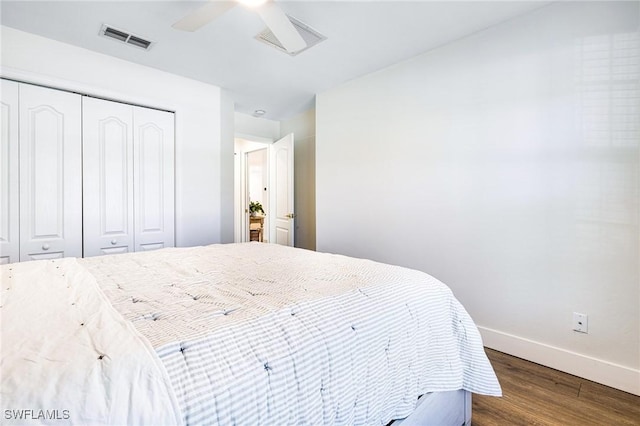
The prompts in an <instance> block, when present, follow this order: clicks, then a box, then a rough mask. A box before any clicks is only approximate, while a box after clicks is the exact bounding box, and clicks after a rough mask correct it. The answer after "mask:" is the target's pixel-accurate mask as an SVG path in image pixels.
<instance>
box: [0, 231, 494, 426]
mask: <svg viewBox="0 0 640 426" xmlns="http://www.w3.org/2000/svg"><path fill="white" fill-rule="evenodd" d="M1 278H2V289H1V293H0V296H1V301H0V314H1V319H2V340H1V344H2V346H1V349H0V351H1V353H2V360H1V364H0V373H1V376H0V380H1V397H2V399H1V405H2V416H3V423H7V424H25V423H27V424H54V423H55V424H153V425H156V424H167V425H169V424H194V425H195V424H198V425H199V424H219V425H260V424H262V425H285V424H308V425H319V424H326V425H329V424H344V425H352V424H372V425H387V424H389V423H391V422H394V421H395V422H396V424H402V425H411V424H438V425H439V424H456V425H460V424H470V414H471V408H470V394H471V393H472V392H473V393H480V394H485V395H495V396H499V395H500V393H501V390H500V386H499V384H498V381H497V379H496V376H495V374H494V372H493V369H492V368H491V365H490V363H489V361H488V360H487V358H486V356H485V353H484V350H483V347H482V342H481V339H480V335H479V333H478V331H477V328H476V327H475V325H474V323H473V322H472V320H471V318H470V317H469V315H468V314H467V312H466V311H465V310H464V308H463V307H462V306H461V305H460V303H459V302H458V301H457V300H456V299H455V297H454V296H453V294H452V293H451V291H450V289H449V288H448V287H446V286H445V285H444V284H442V283H440V282H439V281H438V280H436V279H435V278H433V277H431V276H429V275H427V274H425V273H422V272H419V271H415V270H411V269H406V268H401V267H397V266H392V265H386V264H382V263H377V262H373V261H370V260H365V259H355V258H350V257H346V256H340V255H333V254H326V253H316V252H312V251H308V250H301V249H294V248H290V247H283V246H278V245H273V244H262V243H255V242H254V243H242V244H218V245H211V246H205V247H191V248H168V249H162V250H157V251H153V252H143V253H131V254H123V255H113V256H100V257H92V258H85V259H75V258H65V259H55V260H43V261H33V262H25V263H19V264H10V265H5V266H2V270H1ZM443 407H447V408H443Z"/></svg>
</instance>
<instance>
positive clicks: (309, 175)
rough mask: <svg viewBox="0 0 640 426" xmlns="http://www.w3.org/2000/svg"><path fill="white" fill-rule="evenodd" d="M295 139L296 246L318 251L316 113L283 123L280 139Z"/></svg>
mask: <svg viewBox="0 0 640 426" xmlns="http://www.w3.org/2000/svg"><path fill="white" fill-rule="evenodd" d="M289 133H293V135H294V163H295V165H294V181H295V184H294V186H295V188H294V192H295V193H294V198H295V203H294V204H295V206H294V212H295V214H296V218H295V227H296V232H295V234H294V235H295V246H296V247H300V248H305V249H309V250H315V249H316V111H315V109H310V110H308V111H305V112H303V113H301V114H298V115H297V116H295V117H292V118H290V119H288V120H285V121H282V122H281V123H280V135H281V137H283V136H286V135H288V134H289Z"/></svg>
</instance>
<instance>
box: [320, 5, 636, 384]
mask: <svg viewBox="0 0 640 426" xmlns="http://www.w3.org/2000/svg"><path fill="white" fill-rule="evenodd" d="M638 7H639V3H638V2H622V3H615V2H563V3H557V4H552V5H550V6H546V7H544V8H542V9H539V10H538V11H535V12H533V13H531V14H528V15H526V16H522V17H520V18H517V19H514V20H511V21H509V22H506V23H503V24H501V25H498V26H495V27H492V28H490V29H487V30H485V31H483V32H480V33H477V34H475V35H474V36H471V37H468V38H466V39H463V40H460V41H458V42H455V43H452V44H450V45H447V46H444V47H442V48H439V49H436V50H434V51H431V52H429V53H426V54H423V55H421V56H418V57H416V58H414V59H412V60H409V61H406V62H403V63H400V64H397V65H395V66H393V67H391V68H388V69H385V70H383V71H380V72H377V73H374V74H371V75H368V76H365V77H362V78H358V79H356V80H353V81H351V82H349V83H347V84H344V85H343V86H341V87H338V88H335V89H332V90H329V91H327V92H325V93H321V94H319V95H318V97H317V101H316V109H317V144H316V160H317V163H316V182H317V188H316V191H317V193H316V199H317V200H316V202H317V247H318V250H320V251H329V252H339V253H344V254H347V255H353V256H361V257H368V258H373V259H377V260H381V261H385V262H390V263H395V264H400V265H406V266H409V267H413V268H417V269H420V270H423V271H426V272H428V273H430V274H432V275H434V276H435V277H437V278H439V279H441V280H442V281H443V282H445V283H446V284H448V285H449V286H450V287H451V288H452V289H453V290H454V293H455V294H456V295H457V297H458V298H459V299H460V300H461V302H462V303H463V304H464V305H465V306H466V308H467V309H468V311H469V312H470V314H471V315H472V317H473V318H474V319H475V320H476V322H477V324H478V325H479V326H480V327H481V331H482V332H483V336H484V337H485V343H486V344H487V345H488V346H493V347H496V348H497V349H500V350H503V351H506V352H509V353H513V354H515V355H518V356H521V357H524V358H528V359H531V360H533V361H536V362H540V363H542V364H546V365H550V366H552V367H555V368H559V369H562V370H565V371H569V372H571V373H573V374H577V375H580V376H583V377H587V378H590V379H592V380H596V381H600V382H603V383H606V384H609V385H611V386H614V387H618V388H621V389H624V390H627V391H629V392H634V393H636V394H639V393H640V374H639V368H640V342H639V339H640V276H639V270H638V268H639V266H638V265H639V263H640V262H639V260H640V250H639V246H640V232H639V227H638V222H639V205H640V196H639V190H640V188H639V187H640V183H639V163H640V159H639V144H640V70H639V67H640V44H639V43H640V40H639V38H638V37H639V36H638V25H639V23H638V20H639V16H640V11H639V10H638ZM572 312H582V313H585V314H588V315H589V334H579V333H576V332H573V331H572V330H571V328H572Z"/></svg>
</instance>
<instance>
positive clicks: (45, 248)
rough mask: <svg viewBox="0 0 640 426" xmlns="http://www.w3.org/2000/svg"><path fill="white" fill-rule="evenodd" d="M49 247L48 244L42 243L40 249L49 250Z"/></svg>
mask: <svg viewBox="0 0 640 426" xmlns="http://www.w3.org/2000/svg"><path fill="white" fill-rule="evenodd" d="M49 248H50V246H49V244H43V245H42V250H49Z"/></svg>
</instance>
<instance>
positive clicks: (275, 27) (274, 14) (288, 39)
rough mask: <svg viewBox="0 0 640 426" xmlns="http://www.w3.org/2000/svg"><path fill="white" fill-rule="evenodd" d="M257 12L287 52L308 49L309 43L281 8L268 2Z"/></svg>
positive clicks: (257, 9)
mask: <svg viewBox="0 0 640 426" xmlns="http://www.w3.org/2000/svg"><path fill="white" fill-rule="evenodd" d="M256 12H258V14H259V15H260V17H261V18H262V20H263V21H264V23H265V24H266V25H267V27H269V29H270V30H271V32H272V33H273V35H275V36H276V38H277V39H278V41H279V42H280V44H282V46H283V47H284V48H285V49H287V52H290V53H292V52H297V51H298V50H302V49H304V48H305V47H307V43H306V42H305V41H304V39H303V38H302V36H301V35H300V33H299V32H298V30H296V28H295V27H294V26H293V24H292V23H291V21H289V18H288V17H287V15H285V13H284V12H283V11H282V9H280V6H278V5H277V4H275V3H273V2H267V3H265V4H263V5H262V6H260V7H258V8H256Z"/></svg>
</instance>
